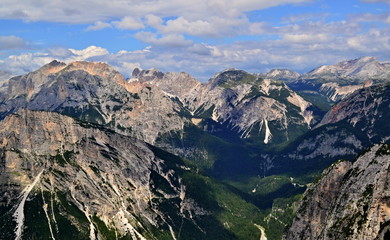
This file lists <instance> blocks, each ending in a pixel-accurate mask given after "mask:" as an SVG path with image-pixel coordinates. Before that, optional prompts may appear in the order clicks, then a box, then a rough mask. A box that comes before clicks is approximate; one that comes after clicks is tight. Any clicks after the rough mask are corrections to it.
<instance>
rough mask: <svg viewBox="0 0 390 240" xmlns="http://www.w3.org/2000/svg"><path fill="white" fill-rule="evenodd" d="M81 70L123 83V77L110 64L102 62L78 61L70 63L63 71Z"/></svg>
mask: <svg viewBox="0 0 390 240" xmlns="http://www.w3.org/2000/svg"><path fill="white" fill-rule="evenodd" d="M76 70H82V71H85V72H88V73H89V74H91V75H96V76H100V77H102V78H106V79H110V80H112V81H114V82H116V83H118V84H120V85H122V86H124V85H125V81H124V78H123V76H122V74H120V73H119V72H118V71H117V70H115V69H114V68H113V67H111V66H110V65H108V64H106V63H103V62H87V61H78V62H72V63H70V64H69V65H68V66H67V67H66V68H64V71H76Z"/></svg>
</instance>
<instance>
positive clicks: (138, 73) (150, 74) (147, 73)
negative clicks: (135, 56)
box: [131, 68, 164, 82]
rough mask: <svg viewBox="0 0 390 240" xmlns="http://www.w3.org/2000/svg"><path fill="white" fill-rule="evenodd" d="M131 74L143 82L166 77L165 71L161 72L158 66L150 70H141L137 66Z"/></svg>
mask: <svg viewBox="0 0 390 240" xmlns="http://www.w3.org/2000/svg"><path fill="white" fill-rule="evenodd" d="M131 76H132V78H133V79H138V80H139V81H141V82H148V81H152V80H155V79H162V78H163V77H164V73H162V72H160V71H159V70H157V69H156V68H151V69H149V70H140V69H139V68H135V69H134V70H133V73H132V75H131Z"/></svg>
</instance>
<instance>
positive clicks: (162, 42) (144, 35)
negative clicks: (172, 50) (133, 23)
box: [135, 32, 192, 47]
mask: <svg viewBox="0 0 390 240" xmlns="http://www.w3.org/2000/svg"><path fill="white" fill-rule="evenodd" d="M135 37H136V38H137V39H139V40H141V41H143V42H146V43H151V44H153V45H155V46H164V47H186V46H189V45H191V44H192V41H191V40H187V39H185V38H184V36H183V35H179V34H167V35H164V36H162V37H157V35H156V34H154V33H152V32H138V33H136V34H135Z"/></svg>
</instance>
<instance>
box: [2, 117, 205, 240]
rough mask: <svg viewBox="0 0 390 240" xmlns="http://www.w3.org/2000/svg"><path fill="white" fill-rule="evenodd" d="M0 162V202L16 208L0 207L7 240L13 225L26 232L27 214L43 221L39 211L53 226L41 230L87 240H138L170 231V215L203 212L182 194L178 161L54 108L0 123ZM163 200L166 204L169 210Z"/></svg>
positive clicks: (30, 221) (31, 224) (31, 222)
mask: <svg viewBox="0 0 390 240" xmlns="http://www.w3.org/2000/svg"><path fill="white" fill-rule="evenodd" d="M0 159H1V161H0V191H1V192H0V196H1V202H0V205H1V207H2V210H4V209H8V208H10V209H11V208H12V207H13V208H12V209H16V210H14V211H12V210H10V211H9V212H7V213H5V212H4V211H2V214H4V215H2V217H4V218H5V217H6V216H7V217H8V218H7V219H3V220H4V222H1V224H2V233H0V238H2V239H10V238H12V235H13V234H14V231H13V230H14V229H15V228H14V227H13V226H9V225H7V224H11V223H12V222H15V223H16V225H17V226H16V228H17V229H24V230H23V233H25V234H26V236H31V235H28V234H31V232H29V230H28V229H29V228H36V225H34V224H39V222H34V220H33V219H31V217H32V216H35V217H36V219H35V221H42V220H44V219H45V217H44V215H39V212H41V213H43V212H44V214H45V215H46V217H47V220H48V222H49V224H50V226H51V228H52V229H50V231H47V232H46V234H47V233H49V232H51V236H57V237H58V235H60V234H65V236H67V235H66V234H67V233H66V232H64V231H66V230H64V229H66V227H68V228H69V229H70V230H74V231H75V232H78V233H79V234H80V236H81V235H82V234H87V236H88V235H89V237H90V239H96V238H97V239H105V237H107V236H105V237H103V235H104V234H107V232H104V231H103V230H104V228H108V229H111V230H114V229H115V231H116V234H117V236H118V237H120V236H126V235H128V236H129V237H130V236H133V239H145V238H144V236H145V234H149V236H151V235H150V234H152V235H153V231H152V230H153V228H156V229H159V230H164V229H165V231H167V232H169V228H170V225H171V224H172V220H171V218H172V219H173V218H176V217H177V216H181V214H182V217H183V218H186V216H185V214H186V212H187V213H189V214H192V215H191V216H193V217H194V218H195V216H197V215H201V216H203V215H207V214H208V213H207V211H205V210H203V209H202V208H201V207H199V206H198V205H197V203H196V202H194V201H193V200H191V199H187V198H186V192H185V191H186V187H185V185H184V184H183V183H182V180H181V177H180V175H179V174H178V172H180V171H181V172H182V171H185V170H183V169H185V167H184V163H183V162H181V160H180V161H179V160H173V159H162V158H160V157H157V156H156V154H155V153H154V152H153V148H151V147H150V146H148V145H146V144H145V143H144V142H142V141H140V140H137V139H134V138H130V137H125V136H123V135H119V134H116V133H114V132H112V131H109V130H106V129H101V128H100V127H97V126H95V125H91V124H89V123H83V122H78V121H76V120H74V119H72V118H70V117H66V116H63V115H60V114H57V113H49V112H36V111H29V110H21V111H18V112H17V113H16V114H12V115H10V116H8V117H7V118H6V119H4V120H3V121H1V122H0ZM168 166H169V167H168ZM27 189H28V190H27ZM24 194H27V195H26V198H27V197H28V198H29V199H30V200H29V201H30V202H33V203H34V204H38V206H34V208H37V209H31V210H30V211H38V212H32V213H30V214H32V215H26V218H25V219H24V218H22V217H21V216H23V214H24V213H26V214H28V212H26V211H29V210H28V206H30V208H32V206H31V205H29V204H31V203H29V202H28V201H27V202H25V200H26V199H24V200H23V198H20V196H24ZM171 201H172V202H171ZM162 202H164V204H167V203H169V204H171V211H170V213H168V212H167V211H166V210H162V209H161V207H162V206H163V203H162ZM27 205H28V206H27ZM16 206H17V207H16ZM12 212H14V213H13V215H12V216H11V214H12ZM37 214H38V215H37ZM42 216H43V219H39V217H42ZM12 217H13V218H12ZM12 219H13V220H14V221H12ZM7 220H9V222H7ZM191 221H192V220H191ZM44 224H45V226H47V223H44ZM61 224H62V225H61ZM99 224H100V225H99ZM25 225H27V228H25V227H24V226H25ZM105 226H106V227H105ZM100 227H101V228H100ZM166 227H167V228H166ZM47 230H49V229H47ZM32 231H33V232H34V231H36V229H35V230H32ZM107 231H108V230H107ZM15 234H16V235H18V234H20V233H17V232H16V233H15ZM42 234H44V233H43V231H42ZM172 234H173V233H172ZM63 237H64V236H63ZM26 239H27V238H26ZM82 239H84V238H83V237H82Z"/></svg>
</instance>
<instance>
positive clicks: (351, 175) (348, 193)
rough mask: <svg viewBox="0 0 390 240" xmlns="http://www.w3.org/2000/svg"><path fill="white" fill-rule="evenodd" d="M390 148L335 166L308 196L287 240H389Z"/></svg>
mask: <svg viewBox="0 0 390 240" xmlns="http://www.w3.org/2000/svg"><path fill="white" fill-rule="evenodd" d="M389 167H390V146H389V145H388V144H381V145H375V146H373V147H372V148H371V149H370V150H368V151H367V152H366V153H364V154H363V155H361V156H360V157H358V159H357V160H356V162H354V163H350V162H346V161H341V162H337V163H335V164H333V165H332V166H331V167H329V168H328V169H327V170H325V171H324V172H323V174H322V177H321V179H320V180H319V181H318V182H317V183H314V184H313V185H312V186H311V187H310V188H309V189H308V190H307V191H306V193H305V195H304V198H303V200H302V203H301V205H300V207H299V209H298V212H297V215H296V217H295V219H294V222H293V223H292V225H291V227H290V228H289V230H288V232H287V234H286V236H285V239H388V238H389V237H390V228H389V224H390V202H389V199H390V189H389V186H390V178H389V169H390V168H389Z"/></svg>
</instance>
